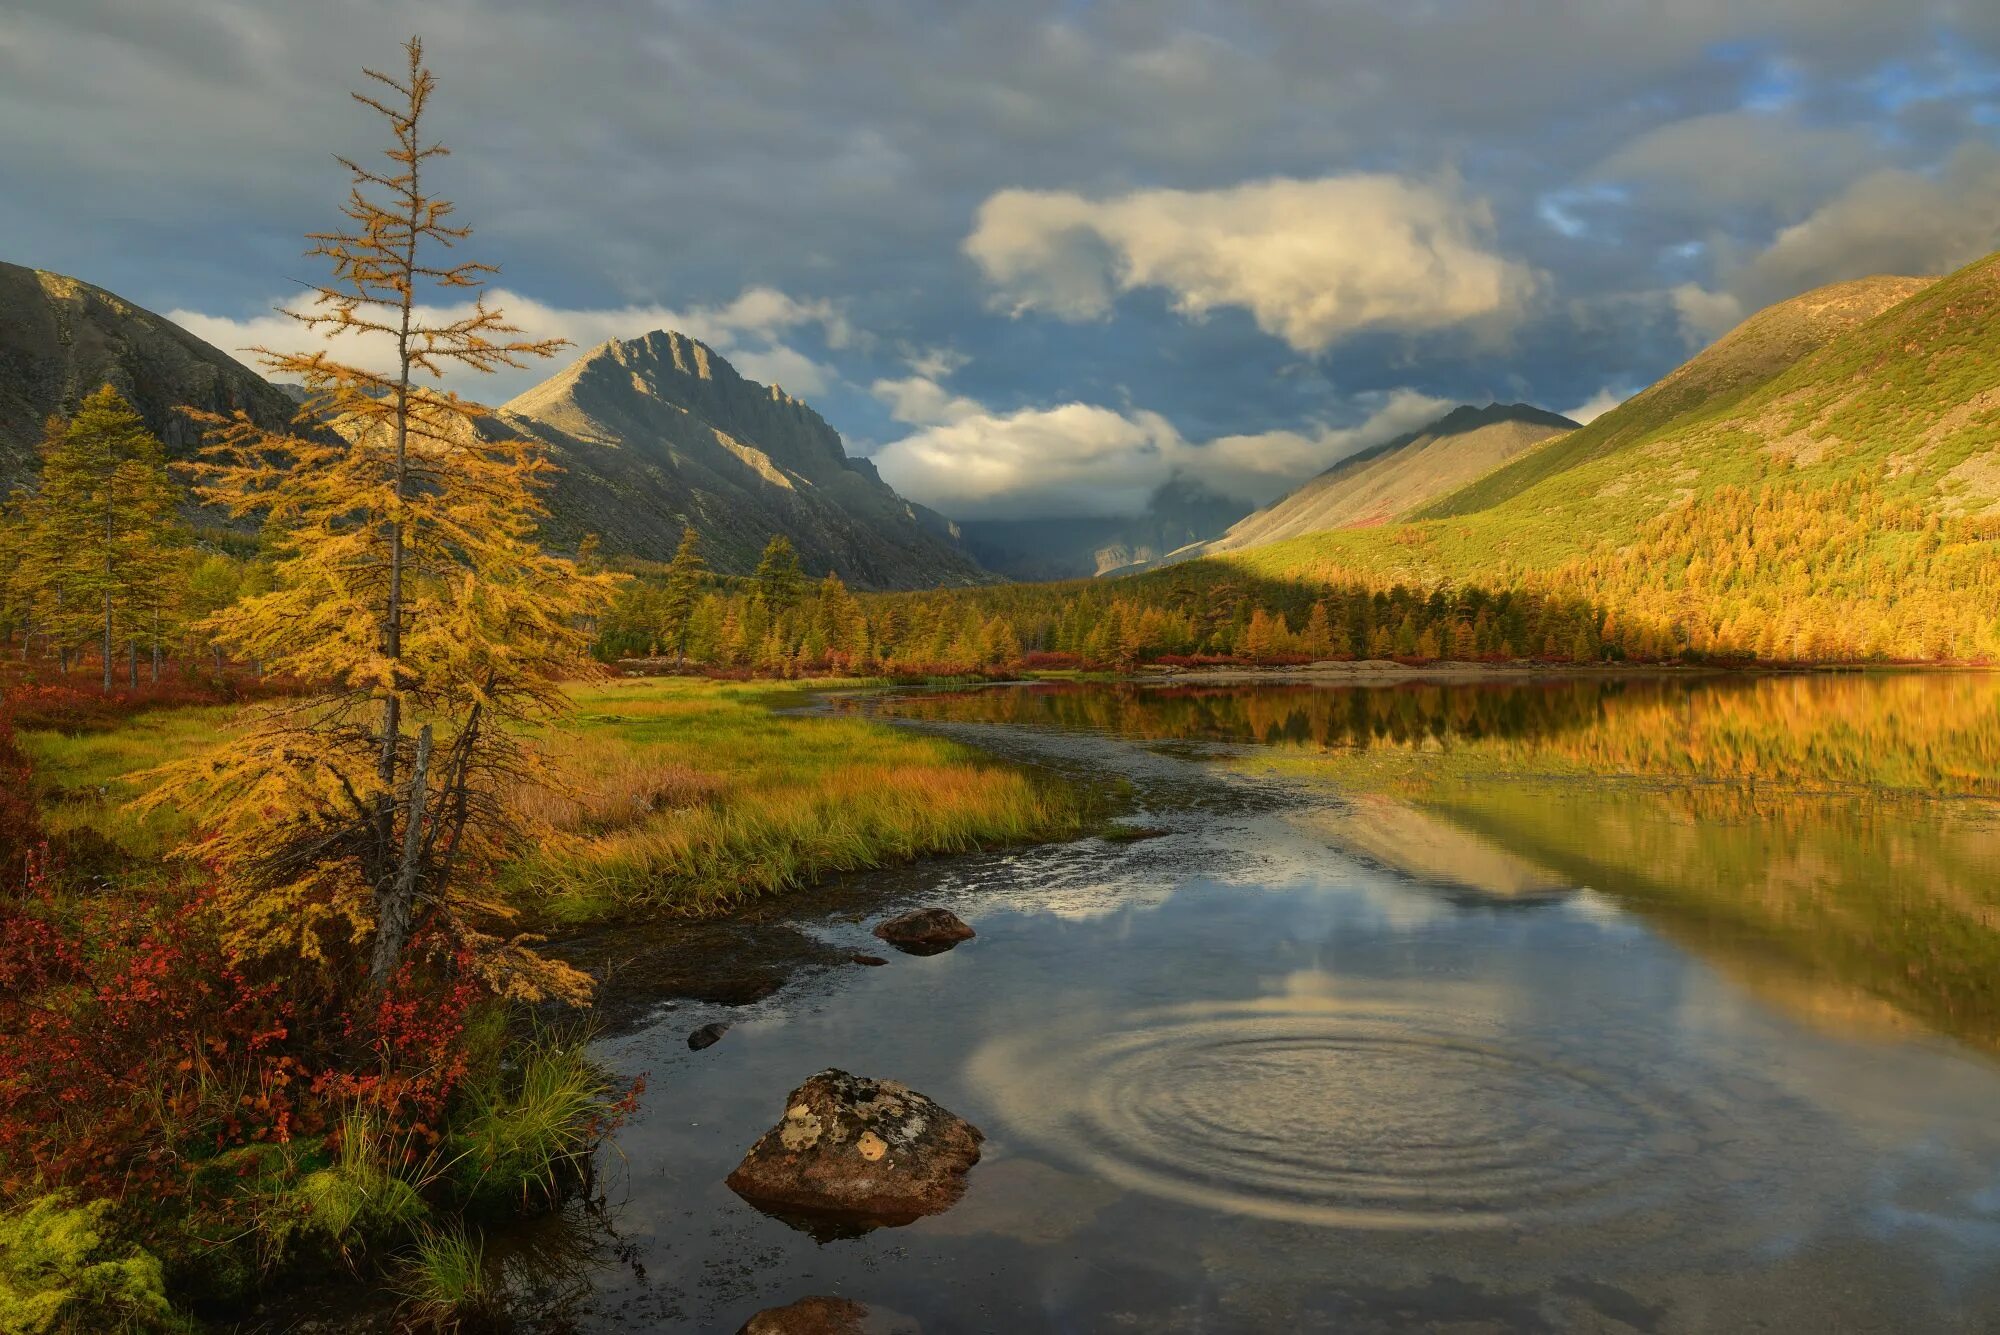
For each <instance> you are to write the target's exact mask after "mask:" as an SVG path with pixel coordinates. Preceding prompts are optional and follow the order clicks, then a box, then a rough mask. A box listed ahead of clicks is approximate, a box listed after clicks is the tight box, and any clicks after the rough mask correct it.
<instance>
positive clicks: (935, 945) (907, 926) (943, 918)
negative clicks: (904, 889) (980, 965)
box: [875, 907, 977, 955]
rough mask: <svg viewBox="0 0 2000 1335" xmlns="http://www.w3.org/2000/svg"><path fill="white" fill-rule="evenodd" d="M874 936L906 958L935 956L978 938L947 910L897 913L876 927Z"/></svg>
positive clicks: (927, 909)
mask: <svg viewBox="0 0 2000 1335" xmlns="http://www.w3.org/2000/svg"><path fill="white" fill-rule="evenodd" d="M875 935H877V936H879V937H881V938H882V939H883V940H884V941H887V942H888V943H889V944H890V945H892V946H894V947H895V948H896V949H898V950H900V951H902V952H903V953H904V954H906V955H936V954H940V953H942V952H944V951H947V950H950V949H951V948H952V947H953V946H955V945H957V944H958V943H959V942H961V941H970V940H971V939H972V938H973V937H974V936H976V935H977V933H976V932H974V931H973V930H972V929H971V928H970V927H968V926H966V924H965V920H964V919H963V918H961V917H959V916H958V915H957V914H956V913H953V912H952V911H951V910H950V909H941V908H935V907H933V908H923V909H912V910H910V911H909V912H908V913H899V914H897V915H896V916H895V917H893V918H890V919H889V920H888V921H886V922H881V923H877V924H876V925H875Z"/></svg>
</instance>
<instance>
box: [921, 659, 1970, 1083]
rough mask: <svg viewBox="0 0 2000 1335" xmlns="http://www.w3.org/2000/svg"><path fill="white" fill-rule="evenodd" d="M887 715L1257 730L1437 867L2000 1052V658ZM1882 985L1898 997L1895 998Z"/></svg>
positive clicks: (960, 703)
mask: <svg viewBox="0 0 2000 1335" xmlns="http://www.w3.org/2000/svg"><path fill="white" fill-rule="evenodd" d="M887 708H888V709H889V710H890V711H891V712H894V713H896V714H899V715H905V716H910V717H924V718H936V719H974V720H980V721H990V722H1007V723H1022V724H1029V725H1034V726H1047V727H1060V728H1088V729H1092V730H1104V731H1111V732H1115V733H1117V734H1119V735H1125V736H1136V737H1143V738H1147V739H1151V740H1166V739H1190V740H1202V741H1215V742H1236V743H1248V744H1254V746H1255V750H1254V752H1253V753H1252V755H1251V758H1250V759H1249V761H1248V762H1246V763H1249V764H1251V765H1253V766H1255V767H1259V768H1263V769H1267V770H1275V771H1279V772H1282V773H1284V774H1286V775H1288V776H1291V777H1304V778H1307V779H1311V780H1315V781H1318V782H1322V783H1324V784H1325V785H1326V786H1327V788H1328V790H1329V796H1330V798H1333V799H1335V800H1334V801H1331V802H1329V804H1328V805H1327V806H1325V807H1323V808H1321V809H1319V810H1317V811H1313V812H1309V813H1305V814H1304V815H1302V816H1301V819H1302V820H1303V821H1305V822H1306V823H1308V824H1310V825H1312V826H1313V827H1314V828H1317V829H1319V830H1321V831H1322V832H1323V833H1324V834H1325V835H1326V836H1327V837H1328V838H1329V839H1331V840H1332V841H1333V842H1335V843H1337V844H1339V845H1341V846H1342V847H1345V848H1347V849H1349V850H1350V851H1353V852H1356V853H1359V854H1362V855H1363V856H1366V857H1368V858H1369V859H1370V860H1372V861H1374V862H1377V863H1379V864H1381V865H1384V866H1388V867H1392V868H1395V869H1397V870H1399V871H1403V872H1405V873H1406V874H1409V875H1410V876H1412V877H1414V878H1415V879H1417V880H1420V881H1423V882H1425V883H1427V884H1432V885H1443V886H1452V887H1457V888H1464V889H1474V890H1479V891H1484V892H1488V893H1496V894H1502V895H1506V896H1509V897H1514V896H1522V895H1527V896H1535V895H1546V894H1549V893H1559V892H1561V891H1563V890H1569V889H1574V888H1576V887H1581V886H1589V887H1591V888H1593V889H1595V890H1598V891H1600V892H1603V893H1605V894H1609V895H1611V896H1613V897H1615V898H1616V899H1617V900H1618V901H1619V902H1620V903H1622V904H1624V905H1625V906H1627V907H1631V908H1636V909H1638V910H1640V911H1642V912H1643V913H1645V914H1646V915H1647V916H1648V917H1649V918H1651V919H1652V920H1653V921H1654V922H1655V923H1656V924H1657V925H1658V926H1660V927H1661V928H1662V929H1663V930H1665V931H1666V932H1668V933H1669V934H1670V935H1672V936H1673V937H1674V938H1675V939H1676V940H1679V941H1681V942H1683V943H1684V944H1686V945H1688V946H1690V947H1691V948H1693V949H1695V950H1697V951H1698V952H1700V953H1701V954H1703V955H1704V956H1706V957H1708V958H1709V959H1710V960H1711V961H1712V962H1714V963H1715V964H1716V965H1717V966H1718V967H1720V968H1722V969H1723V970H1724V971H1725V972H1728V973H1730V974H1731V975H1732V976H1736V977H1739V978H1741V979H1743V980H1744V981H1745V982H1746V984H1747V985H1749V986H1751V987H1753V988H1755V989H1757V990H1759V991H1761V992H1763V993H1764V994H1766V995H1767V996H1769V997H1771V998H1773V999H1781V1000H1782V1002H1783V1004H1785V1005H1786V1006H1787V1007H1788V1008H1790V1009H1793V1010H1794V1011H1796V1012H1797V1013H1799V1014H1801V1015H1805V1016H1809V1017H1812V1018H1814V1019H1815V1020H1816V1022H1817V1023H1819V1024H1821V1025H1823V1026H1830V1027H1835V1028H1838V1027H1840V1026H1842V1025H1846V1024H1849V1023H1852V1024H1853V1026H1854V1027H1855V1028H1856V1029H1857V1031H1860V1030H1869V1031H1874V1032H1877V1033H1880V1032H1887V1031H1892V1030H1894V1029H1895V1028H1897V1027H1898V1018H1897V1017H1907V1018H1908V1019H1911V1020H1915V1021H1917V1022H1920V1023H1922V1024H1924V1025H1927V1026H1931V1027H1934V1028H1937V1029H1939V1030H1941V1031H1943V1032H1946V1033H1950V1034H1952V1035H1954V1036H1956V1037H1960V1038H1964V1039H1966V1040H1968V1041H1970V1042H1973V1043H1976V1044H1978V1045H1980V1046H1982V1047H1986V1048H1992V1049H2000V678H1996V677H1993V676H1990V675H1985V674H1956V675H1941V674H1910V675H1891V676H1881V675H1868V676H1863V675H1815V676H1791V677H1759V678H1747V679H1746V678H1735V677H1711V678H1692V679H1665V680H1662V679H1644V678H1634V679H1629V680H1627V679H1612V680H1604V679H1588V680H1571V681H1561V682H1542V683H1479V684H1471V685H1463V684H1438V685H1398V686H1394V687H1386V688H1384V687H1346V688H1327V687H1315V686H1285V687H1269V686H1207V687H1194V686H1171V687H1157V688H1156V687H1141V686H1132V685H1124V686H1115V687H1105V686H1097V685H1088V684H1085V685H1074V686H1072V685H1062V686H1052V687H1033V688H1025V689H1014V690H988V691H965V692H938V693H928V694H923V695H916V696H911V697H907V698H903V699H898V700H895V701H893V702H890V703H889V705H888V706H887ZM1885 1007H1886V1008H1887V1010H1888V1012H1890V1013H1889V1014H1885V1009H1884V1008H1885Z"/></svg>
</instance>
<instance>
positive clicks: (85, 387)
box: [0, 264, 294, 494]
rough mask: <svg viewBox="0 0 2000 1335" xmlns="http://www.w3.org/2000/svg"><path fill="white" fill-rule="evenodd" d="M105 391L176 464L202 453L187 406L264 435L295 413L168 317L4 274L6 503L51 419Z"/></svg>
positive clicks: (1, 375)
mask: <svg viewBox="0 0 2000 1335" xmlns="http://www.w3.org/2000/svg"><path fill="white" fill-rule="evenodd" d="M104 384H109V385H111V386H112V387H113V388H115V389H116V390H117V391H118V392H119V393H121V394H123V395H124V396H125V397H126V398H127V399H129V400H130V401H131V402H132V405H133V406H134V407H135V408H137V409H138V410H139V414H140V415H141V416H142V417H144V418H145V419H146V425H147V426H149V427H151V428H152V430H153V431H154V433H155V434H157V435H158V436H159V437H160V439H161V440H163V441H164V442H166V445H167V450H168V452H169V453H170V454H172V455H173V456H174V457H176V458H185V457H187V455H188V454H190V453H191V452H192V451H193V449H194V447H195V445H196V443H197V436H196V432H195V430H194V428H193V426H192V425H191V424H190V423H189V421H188V419H187V418H186V417H184V416H183V415H182V414H180V413H179V412H177V411H176V409H177V408H178V407H179V406H180V405H182V404H188V405H191V406H193V407H196V408H202V409H206V410H208V411H210V412H219V413H226V412H233V411H234V410H236V409H238V408H242V409H243V410H245V411H246V412H248V413H249V414H250V415H251V416H252V417H253V418H255V419H256V420H257V421H259V422H260V423H262V424H264V425H266V426H278V425H281V424H282V423H284V422H286V421H287V420H289V419H290V417H291V415H292V413H293V411H294V406H293V404H292V401H291V400H290V399H289V398H287V397H286V396H285V395H284V394H283V393H281V392H280V391H279V390H278V389H276V388H275V387H274V386H272V385H271V384H269V383H267V382H266V381H265V380H264V379H263V378H262V377H261V376H259V375H258V374H257V373H256V372H254V371H252V370H250V369H249V368H248V367H246V366H244V365H243V364H242V363H240V362H238V361H236V360H235V359H234V358H233V357H231V356H229V355H228V354H227V353H225V352H223V351H222V350H220V349H219V348H213V347H210V346H209V345H208V344H206V343H204V342H202V341H201V340H200V339H198V338H196V337H195V336H194V335H193V334H190V333H189V332H188V331H187V330H185V329H182V328H181V327H180V326H179V325H177V324H174V323H173V322H171V321H169V320H167V319H165V318H164V317H162V316H159V315H155V314H154V313H153V312H151V311H148V310H143V309H141V308H140V307H138V306H134V305H133V304H132V303H130V302H128V301H125V300H123V299H122V298H119V297H117V296H114V295H113V294H112V293H109V292H106V291H105V290H104V289H103V288H99V287H92V286H91V285H90V284H88V283H82V282H78V281H77V280H76V279H74V278H65V277H63V276H62V275H61V274H53V273H45V272H42V271H41V270H38V269H24V268H22V267H21V266H19V265H15V264H0V494H4V493H5V492H6V491H7V490H8V489H10V488H12V487H13V486H14V485H15V484H16V483H20V482H24V481H26V480H27V479H28V477H29V476H30V474H31V473H32V471H33V468H34V460H35V445H36V443H37V442H38V441H40V439H41V435H42V424H43V422H45V421H46V420H47V419H48V417H49V415H50V414H52V413H61V412H68V411H69V410H71V409H73V408H74V407H75V406H76V404H77V403H78V401H79V400H81V399H82V398H83V397H84V396H85V395H87V394H89V393H91V392H92V391H93V390H95V389H97V388H98V387H99V386H101V385H104Z"/></svg>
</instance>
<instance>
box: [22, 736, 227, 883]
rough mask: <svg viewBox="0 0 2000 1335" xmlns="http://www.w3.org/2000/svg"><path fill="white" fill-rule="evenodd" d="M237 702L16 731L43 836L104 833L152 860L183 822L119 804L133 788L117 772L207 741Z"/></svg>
mask: <svg viewBox="0 0 2000 1335" xmlns="http://www.w3.org/2000/svg"><path fill="white" fill-rule="evenodd" d="M239 708H240V706H234V705H206V706H196V707H193V708H180V709H153V710H147V711H145V712H144V713H139V714H134V715H132V716H131V717H130V718H129V719H126V720H125V721H123V722H121V723H120V724H119V726H117V727H116V728H111V729H108V730H102V731H89V732H78V733H65V732H59V731H55V730H52V729H36V730H32V731H25V730H24V731H23V732H21V733H20V734H19V736H18V745H19V746H20V749H21V753H22V754H23V755H24V756H26V757H27V759H28V763H29V765H30V766H31V767H32V768H33V770H34V776H35V777H34V784H35V796H36V800H37V801H38V802H39V804H40V805H41V808H42V825H43V828H44V829H45V830H46V831H47V832H48V834H49V837H50V839H51V840H52V841H64V840H70V841H76V840H78V839H79V837H80V838H81V839H82V840H84V841H88V842H90V843H97V842H98V841H104V842H107V843H109V844H110V845H111V846H113V847H114V848H116V849H117V850H118V851H119V852H121V853H123V854H124V855H125V856H126V857H127V858H129V859H130V860H131V861H133V862H135V863H157V862H159V861H160V860H161V859H162V858H164V857H165V856H166V854H167V853H168V851H169V850H171V849H172V848H173V847H174V845H175V844H177V843H179V842H180V841H181V839H182V838H183V837H184V836H185V835H186V834H187V832H188V830H187V822H186V821H185V820H183V819H182V818H181V817H180V815H179V813H177V812H172V811H155V812H151V813H148V814H146V815H143V816H141V815H138V814H136V813H134V812H131V811H128V810H126V809H125V804H126V803H127V802H128V801H130V800H131V799H132V798H134V797H136V796H138V789H137V788H136V787H135V786H134V785H133V784H131V783H130V782H128V781H127V780H126V778H125V776H126V775H128V774H135V773H138V772H140V771H142V770H146V769H150V768H152V767H153V766H155V765H159V764H163V763H165V762H166V761H168V760H173V759H178V758H180V757H182V756H187V755H192V754H195V753H196V752H198V751H200V750H201V749H203V748H204V747H207V746H209V745H211V744H213V743H214V742H215V740H216V738H217V737H218V736H219V735H220V734H221V733H222V732H223V731H224V730H225V729H227V728H228V726H229V724H230V721H231V720H232V719H233V718H234V717H235V716H236V714H237V712H238V709H239Z"/></svg>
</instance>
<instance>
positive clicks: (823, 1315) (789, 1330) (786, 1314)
mask: <svg viewBox="0 0 2000 1335" xmlns="http://www.w3.org/2000/svg"><path fill="white" fill-rule="evenodd" d="M917 1330H918V1328H917V1323H916V1322H914V1321H912V1320H910V1318H908V1317H906V1316H903V1315H901V1314H900V1313H897V1312H890V1311H885V1310H879V1309H870V1308H868V1307H864V1306H863V1305H862V1304H860V1303H857V1302H855V1301H854V1300H853V1299H852V1298H831V1297H823V1296H820V1295H817V1294H816V1295H814V1296H813V1297H810V1298H801V1299H799V1300H798V1301H797V1302H795V1303H786V1304H785V1305H784V1306H783V1307H767V1308H765V1309H764V1310H763V1311H761V1312H759V1313H757V1315H755V1316H753V1317H751V1318H750V1319H749V1320H748V1321H746V1322H744V1323H743V1327H742V1329H740V1330H738V1331H737V1332H736V1335H917Z"/></svg>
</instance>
